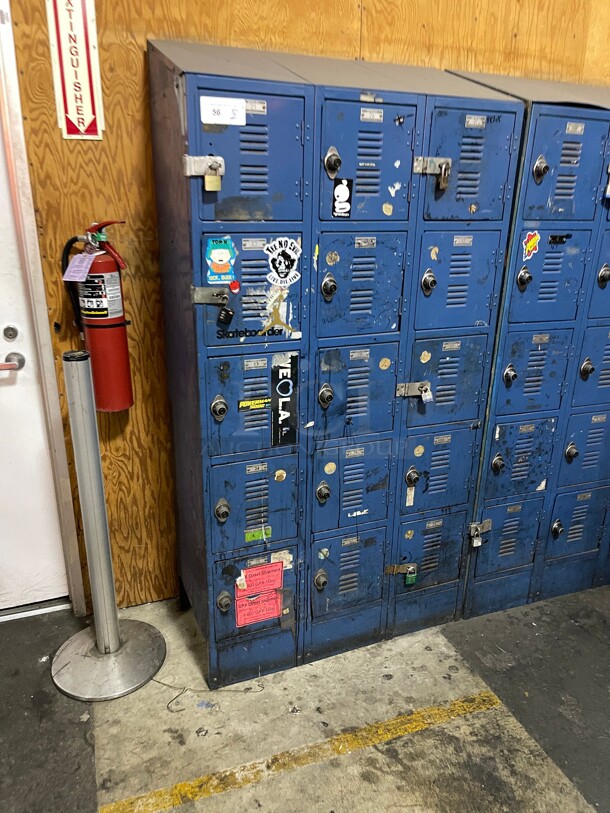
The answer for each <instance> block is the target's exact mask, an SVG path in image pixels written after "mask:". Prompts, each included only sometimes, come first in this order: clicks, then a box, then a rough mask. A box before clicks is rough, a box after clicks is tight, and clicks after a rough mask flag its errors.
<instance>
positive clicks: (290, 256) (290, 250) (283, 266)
mask: <svg viewBox="0 0 610 813" xmlns="http://www.w3.org/2000/svg"><path fill="white" fill-rule="evenodd" d="M265 254H267V256H268V257H269V268H270V269H271V270H270V271H269V273H268V274H267V279H268V281H269V282H270V283H271V284H272V285H277V286H278V287H279V288H288V287H289V286H290V285H293V284H294V283H295V282H297V280H299V279H300V278H301V275H300V274H299V270H298V266H299V257H300V256H301V246H300V245H299V244H298V243H297V241H296V240H293V239H292V237H276V238H275V240H272V241H271V242H270V243H267V245H266V246H265Z"/></svg>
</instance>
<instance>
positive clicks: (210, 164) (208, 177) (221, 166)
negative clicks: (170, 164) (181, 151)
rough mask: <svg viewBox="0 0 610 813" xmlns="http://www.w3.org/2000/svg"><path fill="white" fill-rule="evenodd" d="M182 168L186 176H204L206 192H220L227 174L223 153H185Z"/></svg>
mask: <svg viewBox="0 0 610 813" xmlns="http://www.w3.org/2000/svg"><path fill="white" fill-rule="evenodd" d="M182 168H183V172H184V175H185V177H186V178H201V177H202V178H203V186H204V189H205V191H206V192H220V190H221V187H222V177H223V175H224V174H225V159H224V158H223V157H222V155H183V156H182Z"/></svg>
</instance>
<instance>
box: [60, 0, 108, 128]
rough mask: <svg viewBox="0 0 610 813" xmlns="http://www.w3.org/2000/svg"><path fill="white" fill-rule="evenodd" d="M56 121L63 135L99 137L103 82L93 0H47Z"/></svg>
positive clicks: (102, 120)
mask: <svg viewBox="0 0 610 813" xmlns="http://www.w3.org/2000/svg"><path fill="white" fill-rule="evenodd" d="M46 4H47V19H48V21H49V43H50V46H51V62H52V64H53V83H54V85H55V103H56V106H57V120H58V123H59V127H60V128H61V131H62V134H63V137H64V138H82V139H98V140H99V139H101V137H102V131H103V129H104V111H103V108H102V84H101V80H100V62H99V54H98V47H97V28H96V23H95V2H94V0H46Z"/></svg>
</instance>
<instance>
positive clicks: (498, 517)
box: [475, 497, 543, 577]
mask: <svg viewBox="0 0 610 813" xmlns="http://www.w3.org/2000/svg"><path fill="white" fill-rule="evenodd" d="M542 503H543V499H542V497H540V498H538V499H535V500H525V501H524V502H512V503H509V504H508V505H497V506H495V507H492V508H486V509H485V511H484V512H483V519H484V520H485V519H490V520H491V523H492V526H491V531H488V532H487V533H486V534H485V537H484V539H483V544H482V545H481V547H479V548H477V549H476V550H477V552H476V565H475V576H477V577H478V576H487V575H488V574H490V573H498V572H500V571H503V570H511V569H512V568H514V567H522V566H524V565H530V564H531V563H532V562H533V560H534V550H535V548H536V538H537V536H538V525H539V522H540V513H541V511H542Z"/></svg>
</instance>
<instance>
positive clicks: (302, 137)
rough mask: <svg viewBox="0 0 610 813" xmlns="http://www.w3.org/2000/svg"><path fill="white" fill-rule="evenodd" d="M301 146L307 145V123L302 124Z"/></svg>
mask: <svg viewBox="0 0 610 813" xmlns="http://www.w3.org/2000/svg"><path fill="white" fill-rule="evenodd" d="M301 144H303V146H304V145H305V122H304V121H302V122H301Z"/></svg>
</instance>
